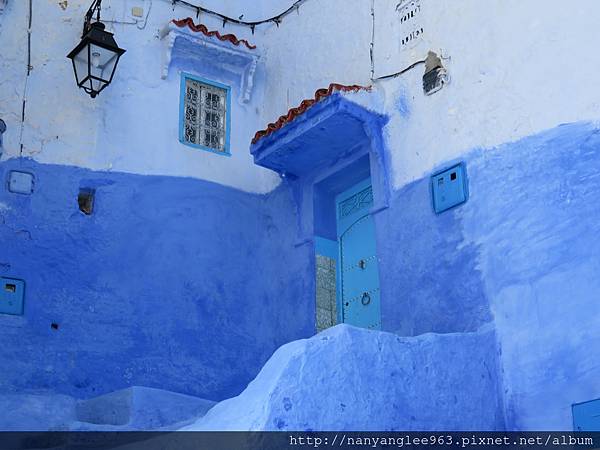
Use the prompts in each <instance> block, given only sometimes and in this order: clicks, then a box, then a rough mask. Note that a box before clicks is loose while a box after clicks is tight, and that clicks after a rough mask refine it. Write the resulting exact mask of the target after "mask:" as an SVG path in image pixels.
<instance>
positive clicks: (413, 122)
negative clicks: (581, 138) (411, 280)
mask: <svg viewBox="0 0 600 450" xmlns="http://www.w3.org/2000/svg"><path fill="white" fill-rule="evenodd" d="M398 3H399V0H376V1H375V19H376V24H377V27H376V33H375V41H374V42H375V46H374V55H375V75H376V76H382V75H387V74H389V73H394V72H397V71H400V70H401V69H404V68H405V67H407V66H408V65H409V64H410V62H412V61H415V60H420V59H422V58H423V57H425V56H426V53H427V50H434V51H436V52H438V53H441V54H442V55H443V56H445V57H449V58H450V59H449V60H445V61H444V64H445V66H446V67H447V68H448V70H449V75H450V77H451V83H450V85H448V86H447V87H445V88H444V89H443V90H442V91H440V92H438V93H437V94H434V95H432V96H430V97H427V96H424V95H423V92H422V88H421V83H422V82H421V77H422V75H423V73H424V66H423V65H420V66H417V67H416V68H415V69H413V70H411V71H409V72H407V73H406V74H404V75H402V76H400V77H398V78H395V79H392V80H385V81H380V82H377V83H375V84H376V86H377V87H378V88H379V89H381V90H382V91H383V92H384V93H385V100H386V104H385V110H384V112H385V113H387V114H389V115H390V116H391V119H390V122H389V124H388V127H387V143H388V148H389V150H390V152H391V154H392V162H393V172H394V173H393V179H394V185H395V187H396V188H398V187H401V186H402V185H404V184H406V183H407V182H410V181H411V180H414V179H416V178H419V177H421V176H423V175H424V174H426V173H428V172H429V171H431V170H432V169H433V168H434V167H435V166H437V165H438V164H440V162H442V161H445V160H449V159H453V158H456V157H459V156H460V155H461V154H463V153H465V152H467V151H469V150H471V149H473V148H478V147H491V146H495V145H498V144H501V143H504V142H507V141H512V140H515V139H518V138H520V137H523V136H527V135H529V134H533V133H536V132H538V131H540V130H543V129H547V128H551V127H554V126H556V125H557V124H560V123H564V122H574V121H578V120H596V119H598V117H599V108H598V107H599V105H600V92H599V91H597V90H593V89H591V86H592V85H593V83H594V81H593V80H594V72H595V71H594V68H595V67H598V66H599V65H600V54H599V53H598V52H597V50H596V42H597V39H596V38H594V37H595V36H597V32H596V31H595V30H596V29H597V27H596V23H595V22H596V21H595V17H597V16H598V13H600V3H598V2H596V1H594V0H583V1H580V2H576V3H573V4H569V5H568V6H567V5H566V4H565V3H564V2H559V1H558V0H551V1H542V0H534V1H528V2H523V1H519V0H490V1H485V2H482V1H478V0H458V1H454V2H443V1H440V0H421V7H422V12H423V15H424V17H423V22H424V26H425V33H424V35H423V42H422V43H418V44H417V45H416V46H415V47H412V48H411V49H409V50H408V51H406V52H401V51H400V47H401V46H400V45H399V41H400V39H401V35H400V33H399V28H398V26H397V22H398V21H399V15H398V14H397V13H396V12H395V9H396V5H397V4H398ZM370 8H371V2H368V1H364V0H349V1H343V0H333V1H329V2H327V3H323V2H318V1H309V2H307V3H306V4H305V6H304V7H303V8H302V9H301V13H300V15H299V16H298V17H295V18H293V19H292V20H289V22H287V23H286V24H285V25H284V26H282V27H281V29H280V30H277V29H276V28H274V27H270V28H269V30H268V31H267V36H266V38H267V43H268V45H269V47H268V50H267V57H268V58H267V61H268V65H267V76H268V78H267V81H268V85H270V86H282V88H281V89H279V93H278V94H277V95H276V96H275V97H274V98H273V101H272V102H270V103H269V104H268V105H267V108H266V109H265V111H266V112H267V115H268V116H270V118H269V117H267V121H272V120H275V119H276V118H277V117H278V116H279V115H280V114H282V113H284V112H285V111H287V109H288V107H290V106H296V105H297V104H298V103H299V102H300V101H301V100H302V99H303V98H306V97H310V96H312V94H313V92H314V90H315V89H316V88H318V87H326V86H327V85H328V84H329V83H330V82H334V81H335V82H341V83H345V84H354V83H358V84H367V83H369V76H370V74H369V72H370V61H369V43H370V40H371V16H370ZM401 99H402V100H401ZM406 110H408V113H407V112H406Z"/></svg>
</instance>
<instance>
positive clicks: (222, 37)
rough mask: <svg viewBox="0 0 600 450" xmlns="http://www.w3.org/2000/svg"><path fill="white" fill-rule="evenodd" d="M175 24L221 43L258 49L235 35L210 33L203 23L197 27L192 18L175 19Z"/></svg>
mask: <svg viewBox="0 0 600 450" xmlns="http://www.w3.org/2000/svg"><path fill="white" fill-rule="evenodd" d="M173 23H174V24H175V25H177V26H178V27H179V28H184V27H186V26H187V27H188V28H189V29H190V30H192V31H194V32H196V33H202V34H204V35H205V36H208V37H213V36H216V37H217V39H219V40H220V41H229V42H231V43H232V44H234V45H240V44H244V45H245V46H246V47H248V48H249V49H250V50H254V49H255V48H256V45H252V44H250V43H249V42H248V41H247V40H246V39H238V38H237V37H236V36H235V34H221V33H219V32H218V31H209V30H208V28H206V25H203V24H201V23H199V24H198V25H196V24H195V23H194V19H192V18H191V17H188V18H187V19H181V20H175V19H173Z"/></svg>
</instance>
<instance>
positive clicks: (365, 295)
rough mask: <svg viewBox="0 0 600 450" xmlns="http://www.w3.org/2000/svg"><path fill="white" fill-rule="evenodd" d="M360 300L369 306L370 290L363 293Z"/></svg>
mask: <svg viewBox="0 0 600 450" xmlns="http://www.w3.org/2000/svg"><path fill="white" fill-rule="evenodd" d="M360 301H361V303H362V304H363V305H364V306H367V305H368V304H369V303H371V296H370V295H369V293H368V292H365V293H364V294H363V295H362V299H361V300H360Z"/></svg>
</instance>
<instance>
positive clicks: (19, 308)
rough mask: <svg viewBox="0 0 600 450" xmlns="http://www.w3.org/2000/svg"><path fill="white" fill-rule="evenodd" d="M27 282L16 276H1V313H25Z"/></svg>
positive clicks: (17, 314) (16, 314) (18, 314)
mask: <svg viewBox="0 0 600 450" xmlns="http://www.w3.org/2000/svg"><path fill="white" fill-rule="evenodd" d="M24 298H25V282H24V281H23V280H16V279H14V278H4V277H0V314H12V315H14V316H21V315H23V299H24Z"/></svg>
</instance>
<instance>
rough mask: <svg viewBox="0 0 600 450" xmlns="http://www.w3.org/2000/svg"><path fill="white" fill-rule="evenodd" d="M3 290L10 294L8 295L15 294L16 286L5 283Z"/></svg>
mask: <svg viewBox="0 0 600 450" xmlns="http://www.w3.org/2000/svg"><path fill="white" fill-rule="evenodd" d="M4 290H5V291H6V292H10V293H12V294H14V293H15V292H17V285H16V284H12V283H6V284H5V285H4Z"/></svg>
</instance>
